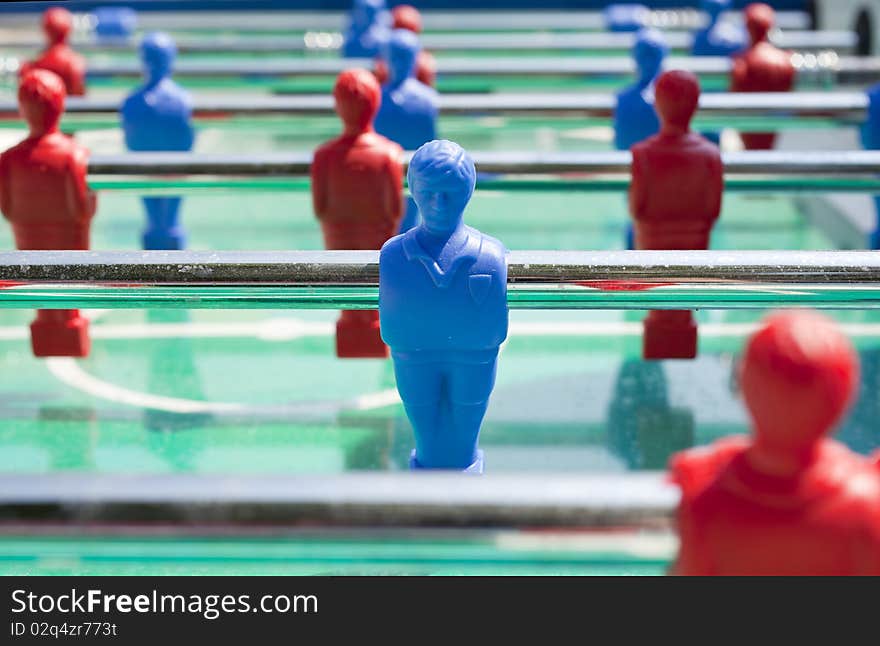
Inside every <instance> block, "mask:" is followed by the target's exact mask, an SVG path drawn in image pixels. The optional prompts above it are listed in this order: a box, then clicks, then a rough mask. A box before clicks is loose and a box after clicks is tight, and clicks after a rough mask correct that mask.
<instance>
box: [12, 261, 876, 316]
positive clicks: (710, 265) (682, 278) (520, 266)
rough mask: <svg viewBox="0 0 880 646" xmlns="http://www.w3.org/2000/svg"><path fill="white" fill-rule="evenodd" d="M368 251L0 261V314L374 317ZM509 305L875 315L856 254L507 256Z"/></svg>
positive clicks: (866, 270)
mask: <svg viewBox="0 0 880 646" xmlns="http://www.w3.org/2000/svg"><path fill="white" fill-rule="evenodd" d="M378 260H379V252H377V251H277V252H193V251H172V252H167V251H146V252H131V251H124V252H96V251H17V252H3V253H0V308H32V307H39V308H44V309H45V308H49V309H71V308H78V307H93V308H116V309H139V308H184V309H232V308H237V309H241V308H249V309H273V308H278V309H293V308H298V309H374V308H376V307H377V305H378V278H379V263H378ZM507 296H508V303H509V305H510V307H512V308H518V309H698V308H712V309H754V308H777V307H812V308H833V309H876V308H880V256H878V255H877V254H876V253H875V252H870V251H869V252H858V251H820V252H815V251H735V252H728V251H724V252H719V251H513V252H511V253H510V254H509V256H508V292H507Z"/></svg>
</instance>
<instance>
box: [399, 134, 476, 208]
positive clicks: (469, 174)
mask: <svg viewBox="0 0 880 646" xmlns="http://www.w3.org/2000/svg"><path fill="white" fill-rule="evenodd" d="M406 179H407V182H409V185H410V187H416V186H418V187H420V188H423V189H427V190H429V191H431V192H436V193H452V192H458V191H460V192H465V191H466V192H467V194H468V197H470V195H472V194H473V192H474V186H476V183H477V171H476V169H475V168H474V160H473V159H472V158H471V156H470V155H469V154H468V152H467V151H466V150H465V149H464V148H462V147H461V146H459V145H458V144H457V143H455V142H453V141H447V140H446V139H435V140H434V141H429V142H428V143H426V144H425V145H423V146H422V147H421V148H419V149H418V150H417V151H416V152H415V154H414V155H413V157H412V160H410V162H409V171H407V174H406Z"/></svg>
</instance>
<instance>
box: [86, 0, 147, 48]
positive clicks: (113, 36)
mask: <svg viewBox="0 0 880 646" xmlns="http://www.w3.org/2000/svg"><path fill="white" fill-rule="evenodd" d="M92 15H93V16H94V18H95V37H96V39H97V40H98V42H126V41H128V40H129V39H130V38H131V37H132V36H133V35H134V32H135V30H136V29H137V13H135V10H134V9H132V8H130V7H98V8H97V9H95V11H94V12H93V13H92Z"/></svg>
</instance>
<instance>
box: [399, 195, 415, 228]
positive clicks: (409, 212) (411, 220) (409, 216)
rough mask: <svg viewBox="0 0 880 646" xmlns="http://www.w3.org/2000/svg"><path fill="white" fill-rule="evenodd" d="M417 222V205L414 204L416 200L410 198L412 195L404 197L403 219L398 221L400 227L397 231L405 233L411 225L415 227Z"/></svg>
mask: <svg viewBox="0 0 880 646" xmlns="http://www.w3.org/2000/svg"><path fill="white" fill-rule="evenodd" d="M418 223H419V207H417V206H416V201H415V200H414V199H412V197H411V196H410V197H407V198H406V211H405V212H404V214H403V219H402V220H401V221H400V228H399V229H398V231H397V232H398V233H406V232H407V231H409V230H410V229H412V228H413V227H415V226H416V225H417V224H418Z"/></svg>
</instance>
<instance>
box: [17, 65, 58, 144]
mask: <svg viewBox="0 0 880 646" xmlns="http://www.w3.org/2000/svg"><path fill="white" fill-rule="evenodd" d="M66 96H67V91H66V90H65V88H64V81H62V80H61V77H60V76H58V75H57V74H55V73H54V72H50V71H49V70H41V69H33V70H30V71H28V72H25V74H24V75H23V76H22V78H21V84H20V85H19V86H18V106H19V111H20V112H21V116H22V117H24V119H25V121H27V123H28V128H29V129H30V132H31V136H33V137H38V136H40V135H44V134H46V133H49V132H53V131H55V130H57V129H58V123H59V122H60V121H61V115H62V114H63V113H64V99H65V97H66Z"/></svg>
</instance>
